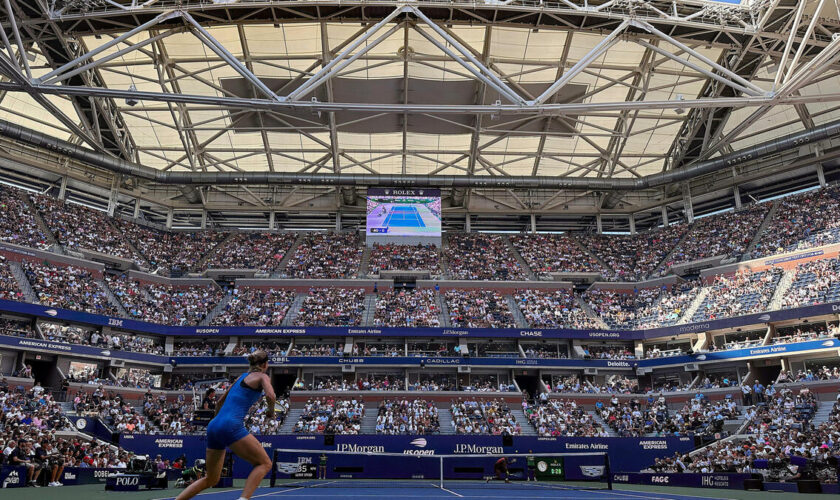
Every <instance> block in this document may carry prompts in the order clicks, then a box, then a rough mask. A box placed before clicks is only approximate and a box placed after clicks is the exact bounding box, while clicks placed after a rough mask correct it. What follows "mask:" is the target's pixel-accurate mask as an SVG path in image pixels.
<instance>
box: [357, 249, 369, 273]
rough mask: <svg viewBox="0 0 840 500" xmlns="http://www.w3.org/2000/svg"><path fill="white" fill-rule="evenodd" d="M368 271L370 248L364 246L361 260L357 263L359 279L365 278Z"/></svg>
mask: <svg viewBox="0 0 840 500" xmlns="http://www.w3.org/2000/svg"><path fill="white" fill-rule="evenodd" d="M368 269H370V247H369V246H367V245H365V249H364V250H363V251H362V260H361V262H359V277H360V278H365V277H367V275H368Z"/></svg>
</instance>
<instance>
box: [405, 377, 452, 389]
mask: <svg viewBox="0 0 840 500" xmlns="http://www.w3.org/2000/svg"><path fill="white" fill-rule="evenodd" d="M407 389H408V390H409V391H455V390H457V389H458V384H457V382H456V379H455V377H453V376H450V375H446V374H442V373H435V374H431V373H429V374H427V373H424V374H422V375H421V376H419V377H417V379H416V380H415V381H413V382H412V381H410V380H409V382H408V387H407Z"/></svg>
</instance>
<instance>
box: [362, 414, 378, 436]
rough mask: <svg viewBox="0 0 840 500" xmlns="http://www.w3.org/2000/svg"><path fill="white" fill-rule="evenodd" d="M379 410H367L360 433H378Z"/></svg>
mask: <svg viewBox="0 0 840 500" xmlns="http://www.w3.org/2000/svg"><path fill="white" fill-rule="evenodd" d="M377 414H378V412H375V411H365V416H364V417H362V426H361V429H359V434H376V417H377V416H378V415H377Z"/></svg>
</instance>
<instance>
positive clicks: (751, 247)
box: [742, 200, 781, 260]
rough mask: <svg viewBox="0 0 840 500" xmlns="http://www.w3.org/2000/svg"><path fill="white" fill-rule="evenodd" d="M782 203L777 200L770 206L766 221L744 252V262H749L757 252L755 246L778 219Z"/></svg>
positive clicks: (765, 217) (762, 222)
mask: <svg viewBox="0 0 840 500" xmlns="http://www.w3.org/2000/svg"><path fill="white" fill-rule="evenodd" d="M780 203H781V201H780V200H776V201H774V202H773V205H771V206H770V210H768V211H767V215H766V216H764V220H763V221H761V225H760V226H758V230H757V231H756V232H755V235H753V239H752V241H751V242H750V244H749V245H747V249H746V250H745V251H744V258H743V259H742V260H748V259H749V258H750V255H751V254H752V251H753V250H755V246H756V245H757V244H758V241H759V240H760V239H761V235H763V234H764V231H765V229H767V226H769V225H770V222H772V221H773V219H774V218H775V217H776V211H777V210H778V209H779V204H780Z"/></svg>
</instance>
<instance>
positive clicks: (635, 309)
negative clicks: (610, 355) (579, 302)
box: [583, 288, 661, 328]
mask: <svg viewBox="0 0 840 500" xmlns="http://www.w3.org/2000/svg"><path fill="white" fill-rule="evenodd" d="M660 294H661V290H660V289H659V288H642V289H641V290H633V292H632V293H631V292H627V291H622V290H612V289H609V288H598V289H594V290H587V291H586V293H584V295H583V297H584V299H585V300H586V302H587V303H588V304H589V307H591V308H592V310H593V311H595V313H596V314H598V316H599V317H600V318H601V319H603V320H604V322H605V323H606V324H607V326H609V327H610V328H639V325H641V324H642V323H643V322H646V320H647V318H648V317H649V314H651V313H652V311H653V310H655V305H656V304H657V303H658V301H659V296H660Z"/></svg>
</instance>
